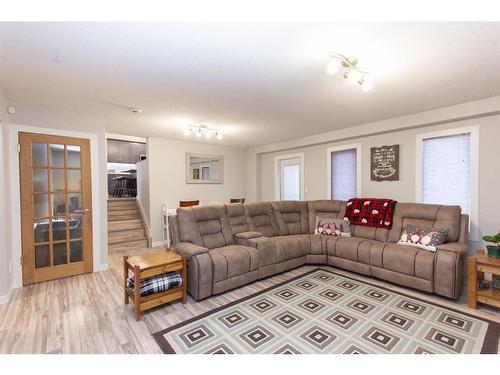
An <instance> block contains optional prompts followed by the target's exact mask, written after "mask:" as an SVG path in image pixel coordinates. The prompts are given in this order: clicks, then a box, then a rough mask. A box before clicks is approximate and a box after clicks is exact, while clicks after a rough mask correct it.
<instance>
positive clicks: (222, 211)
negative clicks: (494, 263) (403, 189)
mask: <svg viewBox="0 0 500 375" xmlns="http://www.w3.org/2000/svg"><path fill="white" fill-rule="evenodd" d="M345 207H346V202H345V201H337V200H318V201H307V202H306V201H277V202H259V203H247V204H226V205H209V206H195V207H187V208H178V209H177V215H176V216H174V217H172V220H171V221H170V222H171V225H172V226H171V231H172V233H173V241H174V247H175V250H176V251H177V252H178V253H180V254H183V255H185V256H186V257H187V260H188V292H189V294H190V295H191V296H192V297H193V298H194V299H195V300H201V299H204V298H207V297H209V296H211V295H215V294H219V293H223V292H225V291H228V290H230V289H233V288H237V287H240V286H242V285H245V284H248V283H251V282H253V281H255V280H259V279H262V278H265V277H268V276H271V275H275V274H278V273H281V272H284V271H287V270H290V269H293V268H296V267H299V266H301V265H304V264H318V265H331V266H334V267H338V268H341V269H345V270H349V271H353V272H356V273H359V274H362V275H366V276H373V277H376V278H378V279H382V280H386V281H389V282H392V283H395V284H399V285H403V286H407V287H411V288H415V289H418V290H422V291H424V292H429V293H436V294H439V295H441V296H445V297H449V298H453V299H457V298H458V297H459V296H460V294H461V291H462V283H463V279H462V275H463V264H464V257H465V255H466V254H467V249H468V226H469V218H468V215H465V214H461V209H460V207H459V206H444V205H430V204H416V203H397V205H396V208H395V211H394V217H393V225H392V228H391V229H390V230H388V229H384V228H371V227H366V226H351V233H352V236H351V237H343V236H342V237H340V236H328V235H321V234H314V229H315V223H316V216H317V215H319V216H322V217H329V218H343V217H344V213H345ZM407 224H413V225H417V226H421V227H433V228H446V229H448V238H447V242H446V243H445V244H443V245H439V246H438V248H437V251H436V252H430V251H426V250H422V249H419V248H416V247H410V246H404V245H398V244H397V242H398V240H399V238H400V236H401V233H402V231H403V230H404V228H405V227H406V225H407Z"/></svg>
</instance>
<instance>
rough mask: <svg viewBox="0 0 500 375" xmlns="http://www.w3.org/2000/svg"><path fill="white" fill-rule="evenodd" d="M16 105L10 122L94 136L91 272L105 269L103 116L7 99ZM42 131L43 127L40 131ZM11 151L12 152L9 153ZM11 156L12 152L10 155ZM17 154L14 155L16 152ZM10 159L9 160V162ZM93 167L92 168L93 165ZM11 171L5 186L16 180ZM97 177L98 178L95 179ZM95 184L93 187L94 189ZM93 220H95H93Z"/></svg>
mask: <svg viewBox="0 0 500 375" xmlns="http://www.w3.org/2000/svg"><path fill="white" fill-rule="evenodd" d="M9 104H10V105H12V106H14V107H15V108H16V113H15V115H11V116H10V124H11V126H10V127H11V128H12V126H13V125H12V124H15V125H21V126H29V127H34V128H44V129H53V130H56V131H57V130H62V131H71V132H81V133H85V134H91V135H93V136H94V137H95V138H96V139H97V149H94V148H93V147H92V145H91V152H92V153H94V154H95V156H96V158H97V176H93V180H92V186H93V197H92V204H93V207H92V208H93V212H94V213H98V214H97V220H94V239H95V240H96V241H97V244H96V243H94V247H95V248H98V249H99V253H98V254H94V271H97V270H101V269H105V268H106V267H107V263H108V250H107V242H108V236H107V228H106V223H107V210H106V207H107V190H106V178H107V176H106V132H105V131H106V129H105V128H106V123H105V121H104V119H102V118H98V117H95V116H91V115H86V114H81V113H75V112H70V111H64V110H58V109H55V108H51V107H44V106H38V105H32V104H27V103H21V102H12V101H11V102H9ZM40 131H41V132H43V130H40ZM11 154H12V153H11ZM12 155H14V154H12ZM15 155H16V156H15V157H17V154H15ZM9 162H10V161H9ZM92 168H95V166H94V165H92ZM12 176H14V171H11V173H10V176H9V179H8V180H7V181H9V182H8V184H7V185H8V186H15V185H12V184H17V182H16V181H14V180H11V178H12ZM94 177H97V179H98V180H97V181H95V180H94ZM94 187H96V190H94ZM19 209H20V208H19V207H12V211H11V213H10V214H9V215H8V217H12V212H13V211H14V210H19ZM96 221H98V222H97V223H96ZM13 241H19V242H20V238H13Z"/></svg>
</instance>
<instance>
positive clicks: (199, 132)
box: [183, 124, 222, 140]
mask: <svg viewBox="0 0 500 375" xmlns="http://www.w3.org/2000/svg"><path fill="white" fill-rule="evenodd" d="M183 133H184V135H185V136H190V135H191V134H192V133H195V134H196V136H197V137H201V136H203V135H204V136H205V138H207V139H210V138H212V135H213V136H215V138H217V139H218V140H221V139H222V132H221V130H220V129H215V128H210V127H209V126H208V125H205V124H202V125H190V126H186V127H185V128H184V131H183Z"/></svg>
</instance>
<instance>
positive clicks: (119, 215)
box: [108, 210, 141, 221]
mask: <svg viewBox="0 0 500 375" xmlns="http://www.w3.org/2000/svg"><path fill="white" fill-rule="evenodd" d="M140 218H141V214H140V213H139V210H120V211H109V212H108V221H116V220H130V219H140Z"/></svg>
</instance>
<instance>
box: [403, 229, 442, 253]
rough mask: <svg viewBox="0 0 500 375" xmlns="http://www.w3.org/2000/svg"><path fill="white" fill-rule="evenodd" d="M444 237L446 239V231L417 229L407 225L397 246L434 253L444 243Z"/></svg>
mask: <svg viewBox="0 0 500 375" xmlns="http://www.w3.org/2000/svg"><path fill="white" fill-rule="evenodd" d="M446 237H448V229H435V228H419V227H417V226H415V225H413V224H408V225H407V226H406V229H405V230H404V231H403V234H401V238H400V239H399V242H398V244H400V245H409V246H415V247H419V248H421V249H424V250H428V251H436V246H437V245H441V244H443V243H445V242H446Z"/></svg>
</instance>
